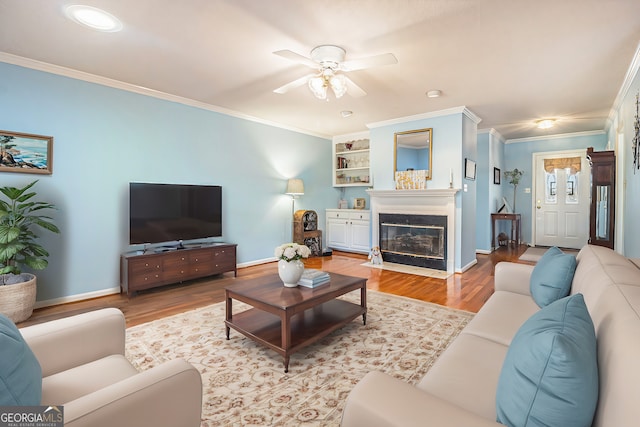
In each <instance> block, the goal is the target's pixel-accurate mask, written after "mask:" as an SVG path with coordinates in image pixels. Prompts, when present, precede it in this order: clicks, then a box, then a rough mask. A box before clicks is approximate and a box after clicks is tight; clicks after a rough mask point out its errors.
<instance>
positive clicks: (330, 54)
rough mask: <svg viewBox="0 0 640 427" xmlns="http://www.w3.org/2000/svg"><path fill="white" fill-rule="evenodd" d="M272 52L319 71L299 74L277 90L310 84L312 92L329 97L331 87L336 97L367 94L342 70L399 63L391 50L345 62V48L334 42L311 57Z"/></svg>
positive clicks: (290, 52) (285, 51)
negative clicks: (304, 74) (346, 94)
mask: <svg viewBox="0 0 640 427" xmlns="http://www.w3.org/2000/svg"><path fill="white" fill-rule="evenodd" d="M273 53H274V54H276V55H278V56H281V57H283V58H286V59H289V60H291V61H294V62H297V63H299V64H303V65H306V66H307V67H309V68H313V69H315V70H317V72H316V73H313V74H307V75H306V76H303V77H300V78H299V79H296V80H294V81H292V82H290V83H287V84H286V85H284V86H281V87H279V88H277V89H275V90H274V92H275V93H286V92H288V91H290V90H291V89H294V88H297V87H299V86H302V85H304V84H307V85H308V86H309V89H310V90H311V92H312V93H313V94H314V95H315V96H316V97H317V98H319V99H326V98H327V90H328V89H329V88H331V90H332V91H333V94H334V95H335V97H336V98H340V97H341V96H342V95H344V94H345V93H349V95H351V96H353V97H360V96H365V95H366V94H367V93H366V92H365V91H364V90H363V89H362V88H361V87H360V86H358V85H357V84H355V83H354V82H353V80H351V79H350V78H349V77H347V76H346V75H344V74H343V73H345V72H348V71H356V70H364V69H365V68H371V67H378V66H381V65H391V64H397V63H398V60H397V59H396V57H395V56H394V55H393V54H392V53H384V54H381V55H375V56H369V57H366V58H361V59H354V60H350V61H345V60H344V57H345V54H346V51H345V50H344V49H343V48H341V47H340V46H334V45H321V46H317V47H315V48H313V50H311V57H310V58H307V57H306V56H302V55H300V54H297V53H295V52H292V51H290V50H279V51H277V52H273Z"/></svg>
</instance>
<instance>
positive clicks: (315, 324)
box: [224, 273, 367, 372]
mask: <svg viewBox="0 0 640 427" xmlns="http://www.w3.org/2000/svg"><path fill="white" fill-rule="evenodd" d="M330 276H331V280H330V281H329V283H325V284H323V285H321V286H318V287H317V288H306V287H303V286H298V287H297V288H286V287H284V285H283V284H282V280H280V278H279V277H278V275H277V274H274V275H268V276H263V277H258V278H254V279H246V280H237V281H236V283H234V284H233V285H231V286H227V287H226V288H225V290H224V292H225V300H226V316H225V321H224V323H225V325H226V332H227V339H229V331H230V329H231V328H233V329H235V330H236V331H238V332H240V333H241V334H243V335H245V336H247V337H248V338H251V339H252V340H254V341H256V342H258V343H260V344H262V345H264V346H266V347H269V348H270V349H272V350H274V351H276V352H277V353H279V354H280V355H282V356H283V357H284V371H285V372H289V358H290V356H291V355H292V354H293V353H296V352H297V351H300V349H302V348H303V347H306V346H308V345H310V344H313V343H314V342H316V341H318V340H320V339H321V338H323V337H325V336H327V335H328V334H330V333H331V332H333V331H335V330H336V329H339V328H341V327H342V326H344V325H346V324H347V323H349V322H351V321H352V320H353V319H355V318H356V317H358V316H360V315H362V322H363V323H364V324H365V325H366V323H367V280H366V279H363V278H361V277H350V276H344V275H342V274H335V273H330ZM358 289H359V290H360V305H358V304H353V303H350V302H348V301H344V300H341V299H336V298H337V297H339V296H340V295H344V294H346V293H348V292H351V291H355V290H358ZM233 300H237V301H242V302H244V303H246V304H249V305H250V306H251V307H252V308H250V309H248V310H245V311H242V312H240V313H233V306H232V305H233Z"/></svg>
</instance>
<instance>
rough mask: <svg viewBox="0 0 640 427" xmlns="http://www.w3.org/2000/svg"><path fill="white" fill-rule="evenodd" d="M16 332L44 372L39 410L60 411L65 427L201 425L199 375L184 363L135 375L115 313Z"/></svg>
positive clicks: (87, 315) (120, 320) (102, 312)
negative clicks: (54, 408)
mask: <svg viewBox="0 0 640 427" xmlns="http://www.w3.org/2000/svg"><path fill="white" fill-rule="evenodd" d="M20 333H21V334H22V336H23V337H24V339H25V341H26V342H27V344H28V345H29V347H30V348H31V350H32V351H33V353H34V354H35V356H36V358H37V359H38V362H39V363H40V366H41V368H42V405H56V406H57V405H63V406H64V421H65V422H64V425H65V426H68V427H71V426H74V427H79V426H87V427H102V426H104V427H113V426H120V427H124V426H132V427H133V426H136V427H141V426H154V427H158V426H166V427H196V426H200V423H201V413H202V381H201V377H200V373H199V372H198V371H197V370H196V369H195V368H194V367H193V366H191V365H190V364H189V363H187V362H185V361H183V360H172V361H170V362H167V363H164V364H161V365H159V366H156V367H154V368H151V369H148V370H146V371H143V372H138V371H137V370H136V369H135V368H134V367H133V366H132V365H131V364H130V363H129V361H128V360H127V359H126V358H125V356H124V354H125V320H124V316H123V314H122V312H121V311H120V310H117V309H115V308H107V309H102V310H96V311H92V312H89V313H84V314H80V315H77V316H71V317H67V318H63V319H60V320H54V321H51V322H47V323H42V324H39V325H34V326H28V327H25V328H22V329H20Z"/></svg>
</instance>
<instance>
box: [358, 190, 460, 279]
mask: <svg viewBox="0 0 640 427" xmlns="http://www.w3.org/2000/svg"><path fill="white" fill-rule="evenodd" d="M458 191H460V190H458V189H455V188H451V189H449V188H443V189H427V190H367V193H369V196H370V197H371V223H372V224H371V241H372V245H373V246H380V247H382V246H383V243H382V239H381V236H382V233H383V232H386V233H387V235H389V234H390V233H392V231H391V230H387V231H383V230H382V228H381V226H380V222H385V221H382V218H384V217H381V215H392V216H395V215H402V216H407V218H410V219H414V217H421V216H426V217H430V219H429V220H428V221H427V220H420V221H425V222H418V223H417V224H413V225H415V226H414V227H404V228H396V230H395V231H393V233H395V234H392V237H393V240H394V241H395V246H392V247H391V248H387V253H385V254H384V257H383V260H384V261H388V262H389V263H394V264H409V265H412V266H415V265H416V262H421V263H422V264H420V266H421V267H422V266H425V265H429V268H432V269H438V270H440V271H442V270H444V271H446V273H447V274H449V275H451V274H453V273H455V271H456V268H458V266H459V264H460V259H459V256H460V255H459V250H456V242H459V240H460V237H459V235H458V233H459V229H458V227H456V224H458V222H459V221H457V220H456V218H458V217H459V211H458V209H457V208H456V193H457V192H458ZM392 219H393V218H392ZM388 222H389V223H392V221H388ZM396 225H397V224H396ZM404 225H406V218H405V223H404ZM438 227H441V228H442V229H441V228H438ZM401 236H403V237H401ZM396 237H397V238H396ZM440 237H442V238H441V239H440ZM410 242H411V243H410ZM416 242H427V244H426V245H425V246H428V250H429V252H427V251H426V250H425V251H423V252H418V253H417V254H413V255H408V256H404V257H402V258H399V257H396V255H395V254H392V253H391V252H406V248H407V247H408V246H416V245H417V243H416ZM398 248H400V249H401V250H397V249H398ZM391 258H395V259H394V260H392V259H391Z"/></svg>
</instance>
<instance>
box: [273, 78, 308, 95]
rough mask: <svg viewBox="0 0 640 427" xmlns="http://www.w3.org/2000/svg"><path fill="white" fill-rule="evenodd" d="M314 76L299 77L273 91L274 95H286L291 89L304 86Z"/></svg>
mask: <svg viewBox="0 0 640 427" xmlns="http://www.w3.org/2000/svg"><path fill="white" fill-rule="evenodd" d="M313 76H315V74H307V75H306V76H303V77H300V78H299V79H296V80H294V81H292V82H289V83H287V84H286V85H284V86H280V87H279V88H278V89H275V90H274V92H275V93H287V92H289V91H290V90H291V89H295V88H297V87H299V86H302V85H304V84H306V83H307V82H308V81H309V79H310V78H311V77H313Z"/></svg>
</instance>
